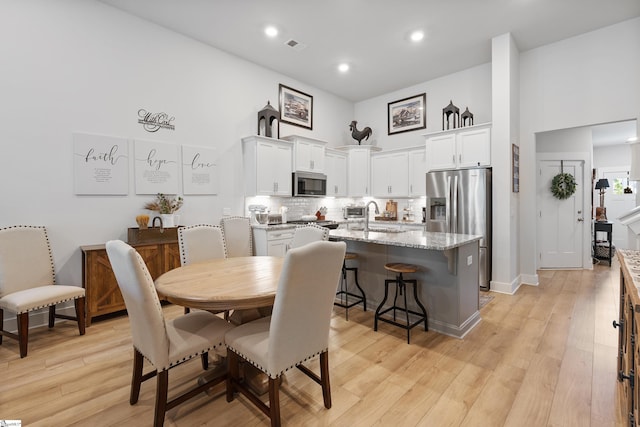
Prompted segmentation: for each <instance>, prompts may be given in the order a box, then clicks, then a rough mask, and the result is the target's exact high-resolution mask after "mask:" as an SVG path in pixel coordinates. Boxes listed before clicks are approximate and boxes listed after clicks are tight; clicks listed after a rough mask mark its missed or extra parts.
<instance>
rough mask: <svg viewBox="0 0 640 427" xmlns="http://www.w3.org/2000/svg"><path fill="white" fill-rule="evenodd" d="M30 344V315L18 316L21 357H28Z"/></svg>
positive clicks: (22, 314) (21, 314)
mask: <svg viewBox="0 0 640 427" xmlns="http://www.w3.org/2000/svg"><path fill="white" fill-rule="evenodd" d="M28 342H29V313H20V314H18V343H19V345H20V357H26V356H27V343H28Z"/></svg>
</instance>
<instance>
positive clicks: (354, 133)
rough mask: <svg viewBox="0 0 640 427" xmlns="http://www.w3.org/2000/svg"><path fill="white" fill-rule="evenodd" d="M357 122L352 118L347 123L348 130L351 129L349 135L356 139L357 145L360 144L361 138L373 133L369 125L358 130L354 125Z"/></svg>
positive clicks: (366, 137) (367, 137)
mask: <svg viewBox="0 0 640 427" xmlns="http://www.w3.org/2000/svg"><path fill="white" fill-rule="evenodd" d="M357 124H358V122H357V121H355V120H353V121H352V122H351V124H350V125H349V130H350V131H351V137H352V138H353V139H355V140H356V141H358V145H360V142H362V140H363V139H369V136H370V135H371V134H372V133H373V131H372V130H371V128H370V127H369V126H367V127H366V128H364V129H362V130H358V128H357V127H356V125H357Z"/></svg>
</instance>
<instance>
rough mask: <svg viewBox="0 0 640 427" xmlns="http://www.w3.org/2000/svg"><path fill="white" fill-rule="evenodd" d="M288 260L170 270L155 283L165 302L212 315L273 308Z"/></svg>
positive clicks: (252, 259) (237, 260) (243, 260)
mask: <svg viewBox="0 0 640 427" xmlns="http://www.w3.org/2000/svg"><path fill="white" fill-rule="evenodd" d="M283 262H284V257H273V256H248V257H234V258H222V259H215V260H209V261H204V262H199V263H194V264H189V265H185V266H182V267H178V268H175V269H173V270H170V271H168V272H166V273H164V274H162V275H161V276H160V277H158V278H157V279H156V280H155V285H156V290H157V292H158V295H159V296H160V297H161V298H165V299H166V300H168V301H169V302H171V303H174V304H178V305H182V306H185V307H190V308H199V309H202V310H209V311H225V310H247V309H253V308H260V307H267V306H271V305H273V301H274V299H275V296H276V289H277V287H278V281H279V280H280V272H281V270H282V264H283Z"/></svg>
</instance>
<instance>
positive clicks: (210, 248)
mask: <svg viewBox="0 0 640 427" xmlns="http://www.w3.org/2000/svg"><path fill="white" fill-rule="evenodd" d="M178 247H179V249H180V264H181V265H188V264H193V263H194V262H202V261H206V260H209V259H219V258H226V257H227V246H226V244H225V241H224V232H223V231H222V227H219V226H217V225H208V224H199V225H190V226H188V227H180V228H178ZM190 311H191V310H190V309H189V307H185V308H184V313H185V314H187V313H189V312H190Z"/></svg>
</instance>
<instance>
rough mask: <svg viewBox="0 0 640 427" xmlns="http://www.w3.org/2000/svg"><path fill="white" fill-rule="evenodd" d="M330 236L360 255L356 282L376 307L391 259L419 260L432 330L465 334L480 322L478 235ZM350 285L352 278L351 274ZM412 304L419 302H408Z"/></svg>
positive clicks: (390, 233)
mask: <svg viewBox="0 0 640 427" xmlns="http://www.w3.org/2000/svg"><path fill="white" fill-rule="evenodd" d="M329 239H330V240H336V241H345V242H346V243H347V251H349V252H354V253H357V254H358V261H357V262H358V265H357V266H358V281H359V282H360V286H361V287H362V288H363V289H364V291H365V294H366V297H367V306H368V307H371V309H372V310H375V309H376V307H377V306H378V305H379V304H380V302H381V301H382V299H383V298H384V280H385V279H393V278H394V276H393V274H392V273H390V272H388V271H386V270H385V269H384V265H385V264H386V263H390V262H402V263H409V264H415V265H417V266H419V267H420V271H419V272H417V273H415V274H411V275H410V277H409V276H407V278H415V279H417V280H418V288H419V290H418V295H419V297H420V301H421V302H422V304H423V305H425V306H426V307H427V311H428V314H429V330H430V331H436V332H440V333H442V334H446V335H450V336H453V337H456V338H463V337H464V336H465V335H466V334H467V333H468V332H469V331H470V330H471V329H472V328H473V327H474V326H475V325H477V324H478V322H480V312H479V311H478V308H479V286H478V280H479V275H478V265H479V263H478V254H479V241H480V236H475V235H466V234H454V233H432V232H427V231H422V230H420V231H417V230H416V231H409V230H408V231H399V230H393V229H381V231H368V232H365V231H361V230H354V229H351V230H349V229H337V230H331V232H330V234H329ZM349 280H350V284H349V286H350V289H353V287H354V285H353V284H352V283H351V280H353V279H352V277H351V275H349ZM409 308H410V309H414V310H415V309H416V308H417V305H415V304H413V305H412V302H410V303H409Z"/></svg>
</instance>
